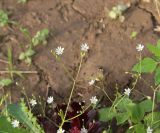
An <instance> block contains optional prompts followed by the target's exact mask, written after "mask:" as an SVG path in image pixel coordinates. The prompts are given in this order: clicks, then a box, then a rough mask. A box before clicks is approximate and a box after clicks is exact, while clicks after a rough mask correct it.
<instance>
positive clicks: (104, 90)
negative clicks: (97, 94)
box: [94, 85, 113, 103]
mask: <svg viewBox="0 0 160 133" xmlns="http://www.w3.org/2000/svg"><path fill="white" fill-rule="evenodd" d="M94 86H95V87H96V88H97V89H100V90H102V91H103V92H104V94H105V95H106V96H107V98H108V99H109V100H110V102H111V103H113V100H112V99H111V98H110V97H109V95H108V94H107V92H106V91H105V90H104V89H102V88H100V87H99V86H96V85H94Z"/></svg>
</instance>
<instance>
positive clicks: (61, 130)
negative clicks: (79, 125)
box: [57, 128, 65, 133]
mask: <svg viewBox="0 0 160 133" xmlns="http://www.w3.org/2000/svg"><path fill="white" fill-rule="evenodd" d="M64 132H65V130H63V129H62V128H59V129H58V130H57V133H64Z"/></svg>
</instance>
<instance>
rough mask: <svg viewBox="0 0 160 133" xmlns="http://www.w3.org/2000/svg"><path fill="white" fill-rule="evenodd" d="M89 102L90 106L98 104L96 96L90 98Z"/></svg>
mask: <svg viewBox="0 0 160 133" xmlns="http://www.w3.org/2000/svg"><path fill="white" fill-rule="evenodd" d="M90 101H91V103H92V104H96V103H97V102H98V99H97V97H96V96H94V97H92V98H91V99H90Z"/></svg>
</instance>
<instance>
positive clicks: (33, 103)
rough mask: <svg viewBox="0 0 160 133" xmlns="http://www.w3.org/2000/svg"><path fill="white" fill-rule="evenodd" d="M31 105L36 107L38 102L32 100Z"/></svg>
mask: <svg viewBox="0 0 160 133" xmlns="http://www.w3.org/2000/svg"><path fill="white" fill-rule="evenodd" d="M30 104H31V106H32V107H34V106H35V105H36V104H37V101H36V100H34V99H31V100H30Z"/></svg>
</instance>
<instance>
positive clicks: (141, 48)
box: [136, 44, 144, 52]
mask: <svg viewBox="0 0 160 133" xmlns="http://www.w3.org/2000/svg"><path fill="white" fill-rule="evenodd" d="M136 49H137V51H138V52H140V51H142V50H143V49H144V45H143V44H138V45H137V46H136Z"/></svg>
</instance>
